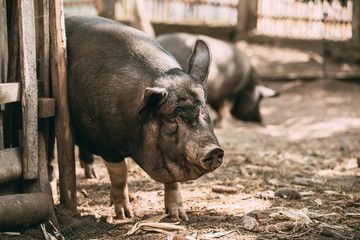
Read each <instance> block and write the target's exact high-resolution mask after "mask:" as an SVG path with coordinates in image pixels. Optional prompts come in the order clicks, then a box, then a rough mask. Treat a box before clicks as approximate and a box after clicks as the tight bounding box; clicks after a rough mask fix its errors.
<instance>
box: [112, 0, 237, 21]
mask: <svg viewBox="0 0 360 240" xmlns="http://www.w3.org/2000/svg"><path fill="white" fill-rule="evenodd" d="M144 2H145V9H147V14H148V16H149V18H150V20H151V21H152V22H153V23H168V24H175V23H176V24H183V25H199V24H206V25H215V26H223V25H224V26H228V25H236V23H237V2H238V1H237V0H213V1H208V0H202V1H191V0H144ZM134 3H135V1H134V0H117V1H116V2H115V18H116V19H117V20H119V21H122V20H129V19H132V17H133V14H134Z"/></svg>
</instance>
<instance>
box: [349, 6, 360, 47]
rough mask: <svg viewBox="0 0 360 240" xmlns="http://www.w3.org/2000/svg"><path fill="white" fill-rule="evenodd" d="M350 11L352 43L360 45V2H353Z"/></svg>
mask: <svg viewBox="0 0 360 240" xmlns="http://www.w3.org/2000/svg"><path fill="white" fill-rule="evenodd" d="M352 3H353V10H352V23H351V24H352V41H353V42H354V43H355V44H360V1H353V2H352Z"/></svg>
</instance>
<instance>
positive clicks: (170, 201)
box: [164, 182, 189, 221]
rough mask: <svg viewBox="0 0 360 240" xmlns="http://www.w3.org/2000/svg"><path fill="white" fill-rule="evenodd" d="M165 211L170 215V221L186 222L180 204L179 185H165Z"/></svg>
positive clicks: (184, 213) (186, 218) (176, 183)
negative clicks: (181, 220)
mask: <svg viewBox="0 0 360 240" xmlns="http://www.w3.org/2000/svg"><path fill="white" fill-rule="evenodd" d="M164 186H165V211H166V213H169V214H170V218H171V219H179V218H181V219H183V220H185V221H188V220H189V218H188V217H187V215H186V212H185V209H184V207H183V204H182V199H181V193H180V183H178V182H175V183H168V184H167V183H165V184H164Z"/></svg>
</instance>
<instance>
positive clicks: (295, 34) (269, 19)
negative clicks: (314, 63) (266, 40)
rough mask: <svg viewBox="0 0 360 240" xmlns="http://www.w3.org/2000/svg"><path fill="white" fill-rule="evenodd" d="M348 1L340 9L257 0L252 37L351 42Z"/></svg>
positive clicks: (286, 0)
mask: <svg viewBox="0 0 360 240" xmlns="http://www.w3.org/2000/svg"><path fill="white" fill-rule="evenodd" d="M351 20H352V1H349V2H348V4H347V6H345V7H342V6H341V4H340V2H339V1H337V0H334V1H333V2H332V3H331V4H329V3H328V2H327V1H324V2H323V3H322V2H321V1H317V2H316V3H315V4H314V3H313V2H310V3H308V4H307V3H303V2H301V1H296V0H280V1H279V0H258V18H257V28H256V33H258V34H265V35H271V36H278V37H290V38H309V39H321V38H323V37H324V38H326V39H333V40H347V39H350V38H351V35H352V30H351Z"/></svg>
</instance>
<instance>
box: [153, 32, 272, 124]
mask: <svg viewBox="0 0 360 240" xmlns="http://www.w3.org/2000/svg"><path fill="white" fill-rule="evenodd" d="M198 39H203V40H205V41H206V42H207V44H208V46H209V48H210V50H211V53H212V57H213V62H212V64H211V67H210V72H209V77H208V81H207V90H208V97H207V101H208V104H209V105H210V106H211V107H212V108H214V110H215V111H216V112H217V115H218V118H217V119H216V121H215V127H223V126H224V123H225V122H224V120H225V119H226V118H227V116H228V115H229V114H230V112H231V114H232V115H233V116H234V117H235V118H238V119H241V120H244V121H253V122H261V114H260V101H261V99H263V98H266V97H274V96H277V93H276V92H275V91H274V90H272V89H270V88H267V87H265V86H264V85H263V84H262V83H261V80H260V78H259V76H258V74H257V72H256V71H255V69H254V68H253V67H252V66H251V64H250V61H249V58H248V57H247V56H246V55H245V54H244V53H243V52H242V51H240V50H239V49H238V48H237V47H236V46H235V45H234V44H232V43H229V42H225V41H222V40H219V39H215V38H211V37H208V36H204V35H194V34H188V33H170V34H164V35H160V36H158V37H157V38H156V40H157V41H158V42H159V43H160V44H161V45H162V46H163V47H164V48H165V49H166V50H168V51H169V52H170V53H171V54H172V55H173V56H174V57H175V58H176V59H177V60H178V61H179V63H180V64H181V66H182V67H183V69H185V70H186V69H187V60H188V58H189V56H190V54H191V48H192V46H193V45H194V43H195V42H196V41H197V40H198Z"/></svg>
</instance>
